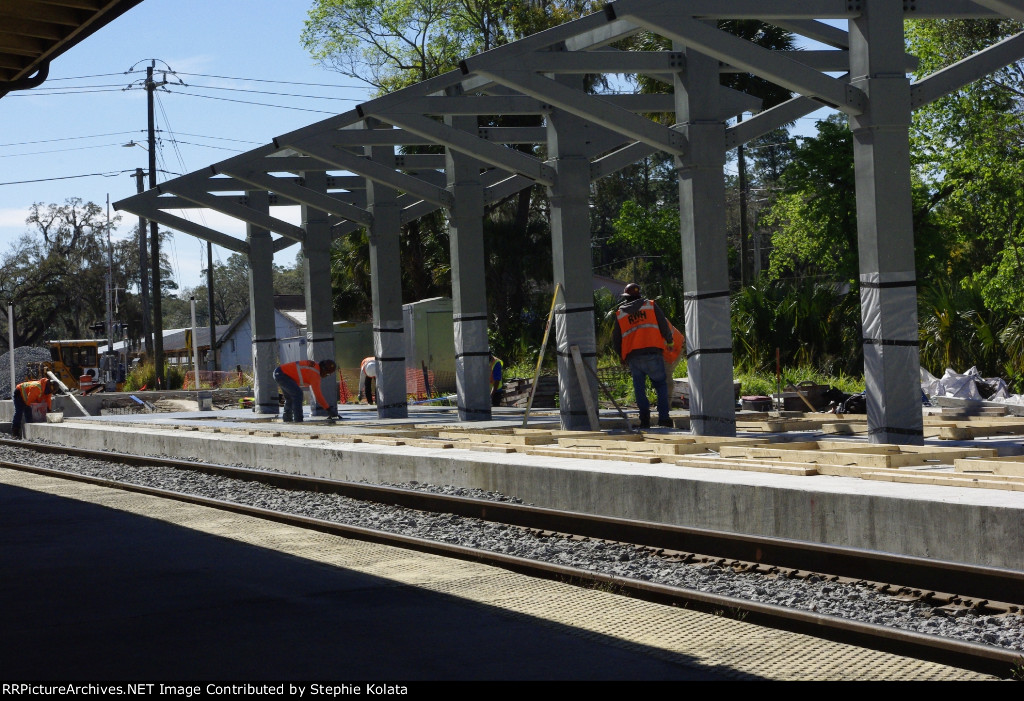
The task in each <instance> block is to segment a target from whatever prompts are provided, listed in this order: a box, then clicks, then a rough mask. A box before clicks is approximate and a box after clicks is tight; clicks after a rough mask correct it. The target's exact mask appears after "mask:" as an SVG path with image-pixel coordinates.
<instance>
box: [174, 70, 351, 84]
mask: <svg viewBox="0 0 1024 701" xmlns="http://www.w3.org/2000/svg"><path fill="white" fill-rule="evenodd" d="M180 75H194V76H198V77H200V78H220V79H223V80H245V81H249V82H252V83H278V84H280V85H306V86H309V87H315V88H365V87H366V86H363V85H334V84H331V83H299V82H296V81H293V80H270V79H268V78H238V77H236V76H230V75H209V74H207V73H181V74H180Z"/></svg>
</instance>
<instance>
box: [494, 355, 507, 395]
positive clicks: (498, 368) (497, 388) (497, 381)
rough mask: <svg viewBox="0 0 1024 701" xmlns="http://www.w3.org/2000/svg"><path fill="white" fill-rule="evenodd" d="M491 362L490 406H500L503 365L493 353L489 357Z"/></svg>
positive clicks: (503, 378)
mask: <svg viewBox="0 0 1024 701" xmlns="http://www.w3.org/2000/svg"><path fill="white" fill-rule="evenodd" d="M490 361H491V406H501V398H502V396H503V395H504V391H503V388H504V387H505V365H504V363H502V362H501V361H500V360H499V359H498V358H495V357H494V353H491V355H490Z"/></svg>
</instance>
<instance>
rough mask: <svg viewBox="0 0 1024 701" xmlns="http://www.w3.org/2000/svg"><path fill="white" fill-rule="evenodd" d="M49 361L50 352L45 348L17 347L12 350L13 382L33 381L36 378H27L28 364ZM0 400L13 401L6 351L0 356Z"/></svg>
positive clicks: (8, 354) (9, 357) (9, 363)
mask: <svg viewBox="0 0 1024 701" xmlns="http://www.w3.org/2000/svg"><path fill="white" fill-rule="evenodd" d="M49 360H50V351H49V350H47V349H46V348H33V347H32V346H19V347H17V348H15V349H14V382H15V384H17V383H19V382H24V381H25V380H35V379H38V378H35V377H28V365H29V363H43V362H47V361H49ZM0 399H13V387H11V354H10V352H9V351H8V352H7V353H4V354H3V355H0Z"/></svg>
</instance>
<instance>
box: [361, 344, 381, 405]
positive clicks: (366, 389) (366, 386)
mask: <svg viewBox="0 0 1024 701" xmlns="http://www.w3.org/2000/svg"><path fill="white" fill-rule="evenodd" d="M376 381H377V359H376V358H375V357H373V356H372V355H371V356H370V357H368V358H363V362H361V363H360V364H359V399H362V398H363V397H366V403H367V404H373V403H374V401H373V395H374V393H373V392H372V391H371V390H373V389H375V387H374V383H375V382H376Z"/></svg>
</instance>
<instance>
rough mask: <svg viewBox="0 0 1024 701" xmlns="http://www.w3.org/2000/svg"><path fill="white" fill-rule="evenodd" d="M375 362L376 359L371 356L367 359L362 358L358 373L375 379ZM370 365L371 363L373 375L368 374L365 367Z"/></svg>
mask: <svg viewBox="0 0 1024 701" xmlns="http://www.w3.org/2000/svg"><path fill="white" fill-rule="evenodd" d="M376 360H377V358H376V357H374V356H372V355H371V356H370V357H368V358H363V362H361V363H359V373H360V374H361V375H368V376H369V377H373V378H376V377H377V363H376V362H375V361H376ZM371 363H373V368H372V369H373V374H372V375H371V374H370V373H369V372H367V366H368V365H370V364H371Z"/></svg>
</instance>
